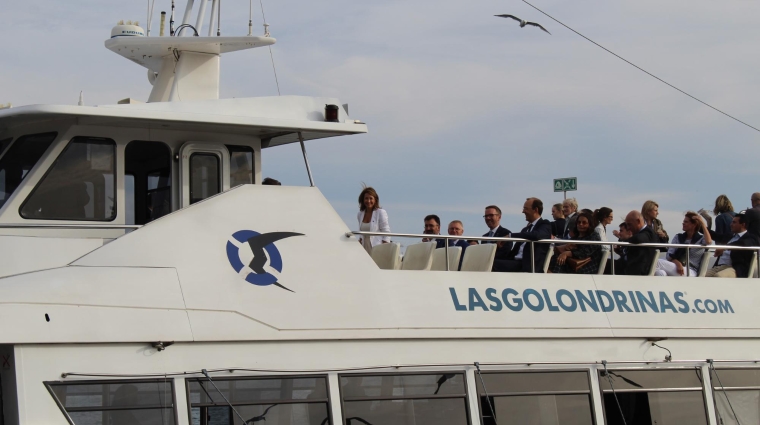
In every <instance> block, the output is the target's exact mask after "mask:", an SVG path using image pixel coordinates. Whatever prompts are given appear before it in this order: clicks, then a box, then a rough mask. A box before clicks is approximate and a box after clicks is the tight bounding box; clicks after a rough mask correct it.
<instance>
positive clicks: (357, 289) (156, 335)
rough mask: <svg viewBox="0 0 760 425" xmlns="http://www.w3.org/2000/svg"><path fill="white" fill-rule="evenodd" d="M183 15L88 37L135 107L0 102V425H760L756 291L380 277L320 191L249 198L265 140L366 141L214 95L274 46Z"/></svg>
mask: <svg viewBox="0 0 760 425" xmlns="http://www.w3.org/2000/svg"><path fill="white" fill-rule="evenodd" d="M200 3H201V5H200V11H199V13H198V17H197V21H196V25H195V27H192V26H189V25H187V24H188V23H189V19H190V15H191V13H190V12H191V11H192V6H193V0H189V2H188V6H187V11H186V13H185V15H184V19H183V21H182V23H183V24H185V25H183V26H182V28H180V27H179V26H178V28H177V29H179V30H181V31H184V34H179V35H176V36H169V35H166V36H157V37H155V36H154V37H150V36H144V31H143V29H142V28H140V27H138V26H136V25H119V26H117V27H116V28H114V31H113V33H112V37H111V38H110V39H108V40H106V42H105V46H106V47H107V48H108V49H110V50H112V51H113V52H115V53H117V54H119V55H121V56H124V57H125V58H127V59H129V60H131V61H133V62H136V63H138V64H140V65H143V66H144V67H146V68H147V69H148V73H149V79H150V81H151V82H152V84H153V89H152V92H151V94H150V98H149V99H148V102H147V103H137V102H134V101H131V100H128V101H126V102H124V104H117V105H101V106H97V107H90V106H58V105H32V106H23V107H16V108H9V109H4V110H0V152H1V156H0V303H1V306H0V363H1V364H2V367H0V380H1V381H0V388H1V394H0V395H1V398H2V412H1V413H2V414H1V415H0V419H1V420H0V423H2V424H5V425H15V424H35V425H36V424H60V425H66V424H67V422H68V423H69V424H72V425H96V424H97V425H101V424H102V425H122V424H142V425H159V424H160V425H217V424H225V425H232V424H237V425H242V423H243V422H245V423H247V424H255V423H267V424H293V425H296V424H297V425H322V424H338V423H343V424H351V425H359V424H368V425H369V424H371V425H381V424H382V425H386V424H394V425H395V424H409V425H428V424H429V425H433V424H435V425H449V424H461V425H465V424H470V425H475V424H484V425H491V424H493V425H496V424H498V425H506V424H541V425H581V424H583V425H585V424H596V425H602V424H610V425H617V424H626V425H634V424H636V425H638V424H658V425H676V424H677V425H686V424H696V425H699V424H710V425H717V424H742V425H746V424H760V363H758V362H759V361H760V329H758V328H759V327H760V326H759V325H758V323H760V313H759V312H758V310H759V308H758V297H759V296H760V287H758V285H757V282H758V281H757V280H754V279H719V278H712V279H706V278H700V277H696V278H693V279H674V278H671V279H667V278H663V279H658V278H650V277H633V276H605V275H557V274H555V275H544V274H530V273H522V274H510V273H482V272H477V271H459V272H455V271H445V270H446V267H444V268H443V270H440V271H431V270H429V269H430V265H431V261H432V260H431V257H430V255H435V254H433V253H432V250H428V251H425V250H424V249H423V250H422V251H425V252H421V253H415V254H414V255H418V254H419V256H420V257H419V258H421V259H422V264H423V265H422V266H421V267H417V268H421V269H428V270H423V271H420V270H411V269H413V268H415V267H412V266H411V265H410V264H411V262H412V261H413V259H412V258H411V257H412V254H411V253H410V251H409V250H407V255H408V256H409V258H407V259H406V261H405V264H406V265H405V267H403V268H402V269H401V270H386V269H381V268H379V267H378V265H377V264H376V263H375V261H373V259H372V258H371V257H370V256H369V255H367V253H366V251H365V250H364V249H363V247H362V246H361V245H360V244H358V243H357V239H356V236H355V235H353V234H351V229H349V228H348V227H347V226H346V224H345V223H343V221H342V220H341V219H340V217H339V216H338V214H337V213H336V212H335V210H334V209H333V208H332V207H331V206H330V204H329V203H328V202H327V201H326V199H325V197H324V196H323V195H322V194H321V193H320V191H319V189H317V188H316V187H313V185H312V187H284V186H265V185H262V184H261V181H262V172H261V169H262V163H261V152H262V149H270V148H275V147H277V146H279V145H284V144H288V143H300V144H301V146H302V148H303V147H304V142H305V141H309V140H314V139H320V138H325V137H334V136H341V135H352V134H359V133H365V132H366V131H367V127H366V125H365V124H364V123H362V122H361V121H358V120H354V119H351V118H349V116H348V110H347V109H348V108H347V107H346V106H343V105H342V104H341V102H340V101H339V100H337V99H333V98H310V97H297V96H282V97H270V98H248V99H219V98H218V97H219V67H220V57H221V55H222V54H223V53H228V52H233V51H237V50H243V49H248V48H255V47H262V46H269V45H271V44H273V43H274V42H275V39H274V38H272V37H270V36H269V34H265V35H264V36H253V35H248V36H240V37H226V36H225V37H222V36H217V37H214V36H212V34H213V32H212V30H213V27H214V22H215V20H216V19H217V16H218V15H217V13H218V8H219V2H218V0H214V1H213V4H212V5H211V10H212V13H211V14H210V19H209V20H208V21H209V22H208V24H207V25H208V26H209V27H210V29H209V32H208V34H209V35H208V36H193V35H194V34H198V33H201V32H203V31H202V28H201V27H202V25H203V24H204V20H205V17H204V11H205V9H206V8H207V4H206V3H207V2H206V0H202V1H201V2H200ZM128 24H129V23H128ZM170 30H171V32H172V33H173V32H174V28H170ZM180 35H181V36H180ZM304 159H306V155H305V150H304ZM306 165H307V168H308V162H306ZM305 210H306V211H308V214H304V213H303V212H304V211H305ZM399 236H400V235H399ZM470 239H472V238H470ZM481 246H484V245H481ZM475 251H477V250H473V252H475ZM492 255H493V254H491V261H492V258H493V257H492ZM395 257H397V255H396V254H393V256H392V258H391V262H395V261H396V258H395ZM419 258H418V259H419ZM473 261H474V260H473ZM485 262H486V263H488V264H487V265H486V266H485V267H484V268H483V270H482V271H487V270H490V262H489V261H488V258H486V261H485ZM475 263H477V261H476V262H475ZM444 264H445V263H444ZM473 267H474V268H475V269H476V268H477V267H478V266H477V264H476V266H473ZM390 268H392V269H395V268H396V267H395V266H392V267H390ZM436 268H438V269H440V266H436ZM473 270H474V269H473Z"/></svg>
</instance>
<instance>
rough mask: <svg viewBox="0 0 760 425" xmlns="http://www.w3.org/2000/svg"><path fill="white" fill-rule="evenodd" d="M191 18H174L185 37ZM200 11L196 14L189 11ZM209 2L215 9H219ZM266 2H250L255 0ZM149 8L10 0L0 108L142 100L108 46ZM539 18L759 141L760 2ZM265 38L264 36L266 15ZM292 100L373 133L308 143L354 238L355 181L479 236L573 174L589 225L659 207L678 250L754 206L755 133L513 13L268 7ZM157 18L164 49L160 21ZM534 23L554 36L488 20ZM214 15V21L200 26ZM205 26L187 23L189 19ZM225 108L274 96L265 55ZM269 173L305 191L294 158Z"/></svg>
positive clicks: (503, 9) (566, 6) (417, 217)
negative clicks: (488, 208) (331, 99)
mask: <svg viewBox="0 0 760 425" xmlns="http://www.w3.org/2000/svg"><path fill="white" fill-rule="evenodd" d="M185 3H186V2H185V1H184V0H180V1H178V2H177V15H178V18H177V20H180V19H181V18H180V17H181V15H182V13H183V12H184V7H185ZM199 3H200V2H199V1H196V9H197V7H198V4H199ZM209 3H210V2H209ZM256 3H257V2H256ZM146 4H147V1H142V0H141V1H137V0H130V1H120V2H117V1H113V0H110V1H103V0H97V1H96V0H71V1H65V2H64V1H50V0H25V1H23V2H21V1H15V2H10V1H3V2H2V10H3V12H2V14H3V17H4V22H5V24H4V25H3V26H0V40H3V42H2V43H0V58H2V59H0V64H2V65H1V66H0V103H7V102H12V103H13V104H14V106H20V105H26V104H35V103H52V104H75V103H76V102H77V100H78V96H79V91H80V90H83V91H84V98H85V103H86V104H88V105H93V104H108V103H115V102H116V101H117V100H119V99H122V98H125V97H133V98H136V99H142V100H145V99H147V97H148V94H149V92H150V88H151V86H150V84H149V83H148V81H147V78H146V71H145V69H144V68H141V67H139V66H138V65H135V64H133V63H131V62H129V61H126V60H125V59H123V58H121V57H119V56H118V55H115V54H114V53H112V52H110V51H108V50H107V49H106V48H105V47H103V42H104V40H106V39H107V38H108V37H109V36H110V30H111V28H112V27H113V25H114V24H116V22H117V21H118V20H120V19H124V20H128V19H130V20H139V21H140V22H141V24H143V26H145V25H144V22H145V20H146ZM533 4H534V5H536V6H537V7H539V8H541V9H543V10H544V11H546V12H547V13H549V14H551V15H553V16H554V17H556V18H557V19H559V20H561V21H563V22H565V23H566V24H568V25H569V26H571V27H573V28H575V29H576V30H578V31H580V32H581V33H583V34H585V35H586V36H588V37H590V38H592V39H594V40H595V41H597V42H598V43H600V44H602V45H604V46H605V47H607V48H609V49H611V50H613V51H614V52H616V53H618V54H619V55H621V56H623V57H625V58H627V59H629V60H630V61H632V62H634V63H636V64H637V65H639V66H641V67H643V68H645V69H646V70H648V71H650V72H652V73H654V74H656V75H657V76H659V77H661V78H663V79H665V80H666V81H668V82H670V83H672V84H674V85H676V86H678V87H679V88H681V89H683V90H685V91H687V92H689V93H691V94H692V95H694V96H696V97H699V98H701V99H702V100H704V101H706V102H708V103H710V104H712V105H714V106H715V107H717V108H720V109H723V110H725V111H727V112H728V113H730V114H732V115H734V116H736V117H737V118H739V119H741V120H743V121H746V122H748V123H750V124H752V125H754V126H755V127H760V98H759V97H758V96H757V93H760V81H759V80H758V77H757V75H758V73H757V70H758V69H759V68H760V55H758V54H757V46H758V44H759V42H760V26H758V25H757V22H756V19H757V16H760V2H756V1H750V0H746V1H735V0H723V1H716V0H688V1H687V0H671V1H667V2H662V1H651V0H638V1H625V2H605V1H588V0H576V1H573V2H568V1H556V0H535V1H534V2H533ZM254 6H255V7H254V25H255V27H254V32H255V33H256V34H261V33H262V32H263V30H262V27H261V23H262V19H261V10H260V7H259V6H258V4H254ZM264 7H265V13H266V17H267V21H268V23H269V24H270V25H271V27H270V30H271V32H272V36H273V37H276V38H277V44H276V45H275V46H274V47H273V53H274V59H275V63H276V66H277V72H278V78H279V82H280V89H281V91H282V94H283V95H286V94H287V95H307V96H335V97H338V98H340V100H341V102H342V103H348V104H349V108H350V114H351V117H352V118H354V119H361V120H363V121H364V122H366V123H367V124H368V126H369V134H367V135H361V136H349V137H340V138H333V139H325V140H320V141H314V142H311V143H307V149H308V153H309V159H310V160H311V166H312V171H313V173H314V178H315V181H316V184H317V186H319V187H320V189H321V190H322V192H323V193H324V194H325V196H327V198H328V199H329V200H330V202H331V203H332V204H333V206H334V207H335V208H336V210H337V211H338V212H339V213H340V215H341V216H342V217H343V218H344V220H345V221H346V223H347V224H348V225H349V226H350V227H352V228H356V227H357V225H356V210H357V206H358V205H357V196H358V193H359V192H360V190H361V184H362V182H364V183H366V184H368V185H371V186H374V187H375V188H376V189H377V191H378V192H379V194H380V200H381V204H382V206H383V207H384V208H385V209H386V210H387V211H388V214H389V216H390V223H391V228H392V230H394V231H399V232H421V231H422V229H423V227H422V218H423V217H424V216H425V215H426V214H430V213H436V214H438V215H440V216H441V219H442V221H443V222H444V223H442V227H443V229H442V230H443V232H444V233H445V226H446V223H448V221H450V220H453V219H460V220H462V221H464V224H465V234H471V235H475V234H477V235H480V234H482V233H484V232H485V231H486V230H487V229H486V227H485V225H484V224H483V219H482V215H483V207H484V206H485V205H488V204H497V205H499V206H501V208H502V210H504V218H503V220H502V224H503V225H505V227H508V228H510V229H511V230H514V231H518V230H519V229H520V228H522V227H523V226H524V224H525V223H524V219H523V217H522V215H521V214H520V211H521V206H522V203H523V201H524V200H525V198H526V197H529V196H537V197H539V198H541V199H542V200H543V201H544V203H545V204H546V205H547V210H546V211H545V212H544V218H551V217H550V212H549V207H548V206H549V205H551V204H552V203H554V202H558V201H561V199H562V194H561V193H554V192H553V191H552V179H553V178H557V177H569V176H577V177H578V186H579V190H578V191H577V192H575V193H574V194H573V195H574V196H576V197H577V198H578V200H579V202H580V204H581V208H590V209H596V208H599V207H601V206H608V207H611V208H612V209H613V210H614V212H615V216H616V220H615V222H616V223H617V222H619V221H620V220H619V219H621V218H622V217H623V215H624V214H625V213H626V212H627V211H629V210H631V209H638V208H640V207H641V205H642V203H643V202H644V201H645V200H647V199H653V200H655V201H657V202H658V203H659V204H660V212H661V218H662V219H663V221H664V223H665V228H666V230H668V232H669V233H670V235H671V236H672V235H673V234H675V233H677V232H679V231H680V221H681V217H682V214H683V212H685V211H686V210H690V209H694V210H696V209H699V208H706V209H710V210H711V209H712V206H713V203H714V200H715V198H716V197H717V196H718V195H720V194H721V193H725V194H726V195H728V196H729V198H730V199H731V200H732V201H733V203H734V206H735V207H736V208H737V209H743V208H745V207H747V206H748V205H749V198H750V194H751V193H752V192H754V191H760V182H758V178H757V177H758V158H759V157H760V156H759V154H760V133H758V132H757V131H754V130H752V129H750V128H747V127H745V126H743V125H741V124H739V123H737V122H735V121H733V120H731V119H729V118H727V117H725V116H723V115H721V114H719V113H717V112H715V111H713V110H711V109H709V108H707V107H706V106H704V105H701V104H699V103H697V102H696V101H694V100H692V99H690V98H688V97H686V96H684V95H683V94H680V93H678V92H676V91H675V90H673V89H671V88H669V87H667V86H665V85H663V84H662V83H660V82H658V81H656V80H654V79H653V78H651V77H649V76H647V75H645V74H643V73H642V72H640V71H638V70H636V69H634V68H633V67H631V66H630V65H627V64H625V63H624V62H622V61H620V60H619V59H617V58H615V57H613V56H611V55H610V54H608V53H606V52H604V51H603V50H601V49H600V48H598V47H596V46H594V45H592V44H591V43H589V42H588V41H585V40H583V39H582V38H580V37H579V36H577V35H576V34H574V33H572V32H570V31H569V30H567V29H565V28H563V27H561V26H560V25H559V24H557V23H556V22H553V21H551V20H550V19H549V18H547V17H545V16H543V15H541V14H540V13H539V12H538V11H536V10H534V9H532V8H531V7H530V6H528V5H526V4H525V3H523V2H521V1H517V0H505V1H499V0H470V1H467V2H462V1H452V0H430V1H427V0H426V1H422V0H417V1H408V0H406V1H396V0H384V1H381V2H370V1H357V0H350V1H349V0H331V1H324V2H313V1H303V0H300V1H295V0H277V1H273V0H264ZM169 9H170V1H169V0H158V1H156V6H155V12H154V13H155V18H154V34H156V33H157V31H158V16H159V13H160V11H162V10H166V11H167V12H168V11H169ZM501 13H510V14H514V15H517V16H520V17H522V18H524V19H527V20H532V21H536V22H540V23H541V24H542V25H544V26H545V27H546V28H547V29H548V30H549V31H551V33H552V35H548V34H546V33H544V32H542V31H540V30H538V29H536V28H531V27H526V28H522V29H521V28H520V27H519V25H518V23H517V22H514V21H511V20H506V19H501V18H496V17H494V16H493V15H495V14H501ZM207 15H208V14H207ZM193 21H194V18H193ZM247 23H248V2H247V1H241V0H225V1H223V2H222V33H223V35H244V34H246V33H247ZM221 84H222V97H252V96H276V95H277V88H276V86H275V80H274V76H273V72H272V64H271V62H270V58H269V52H268V51H267V50H266V49H255V50H249V51H244V52H239V53H233V54H229V55H225V56H224V57H223V58H222V82H221ZM263 171H264V174H265V175H267V176H271V177H275V178H277V179H279V180H281V181H283V183H284V184H289V185H306V184H308V180H307V177H306V172H305V169H304V166H303V161H302V158H301V156H300V151H299V149H298V148H297V147H296V146H295V145H292V146H286V147H278V148H273V149H268V150H266V151H265V152H264V153H263Z"/></svg>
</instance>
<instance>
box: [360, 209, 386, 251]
mask: <svg viewBox="0 0 760 425" xmlns="http://www.w3.org/2000/svg"><path fill="white" fill-rule="evenodd" d="M356 220H357V221H358V222H359V227H361V225H362V221H363V220H364V211H359V213H358V214H356ZM369 231H370V232H389V233H390V231H391V226H389V225H388V213H387V212H385V210H384V209H382V208H377V209H375V210H373V211H372V219H371V220H370V222H369ZM369 238H370V241H371V242H372V246H375V245H380V244H381V243H382V242H390V241H391V237H390V236H370V237H369Z"/></svg>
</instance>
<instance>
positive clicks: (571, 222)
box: [561, 211, 578, 239]
mask: <svg viewBox="0 0 760 425" xmlns="http://www.w3.org/2000/svg"><path fill="white" fill-rule="evenodd" d="M577 220H578V212H577V211H576V212H574V213H573V216H572V217H569V218H568V217H565V231H564V232H562V236H561V238H562V239H570V230H572V229H574V228H575V222H576V221H577Z"/></svg>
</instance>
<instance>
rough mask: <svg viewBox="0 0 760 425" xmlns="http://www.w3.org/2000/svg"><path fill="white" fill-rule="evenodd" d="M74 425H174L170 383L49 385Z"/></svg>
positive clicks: (138, 382) (71, 383)
mask: <svg viewBox="0 0 760 425" xmlns="http://www.w3.org/2000/svg"><path fill="white" fill-rule="evenodd" d="M45 385H46V386H47V387H48V390H50V392H51V394H53V397H55V399H56V403H58V405H59V407H61V409H63V411H64V412H65V413H66V415H67V417H68V419H69V422H70V423H71V424H72V425H135V424H137V425H174V423H175V420H174V419H175V415H174V391H173V385H172V381H171V380H166V381H165V380H159V381H154V380H150V381H142V380H141V381H131V380H130V381H127V380H123V381H98V382H93V381H90V382H46V383H45Z"/></svg>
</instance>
